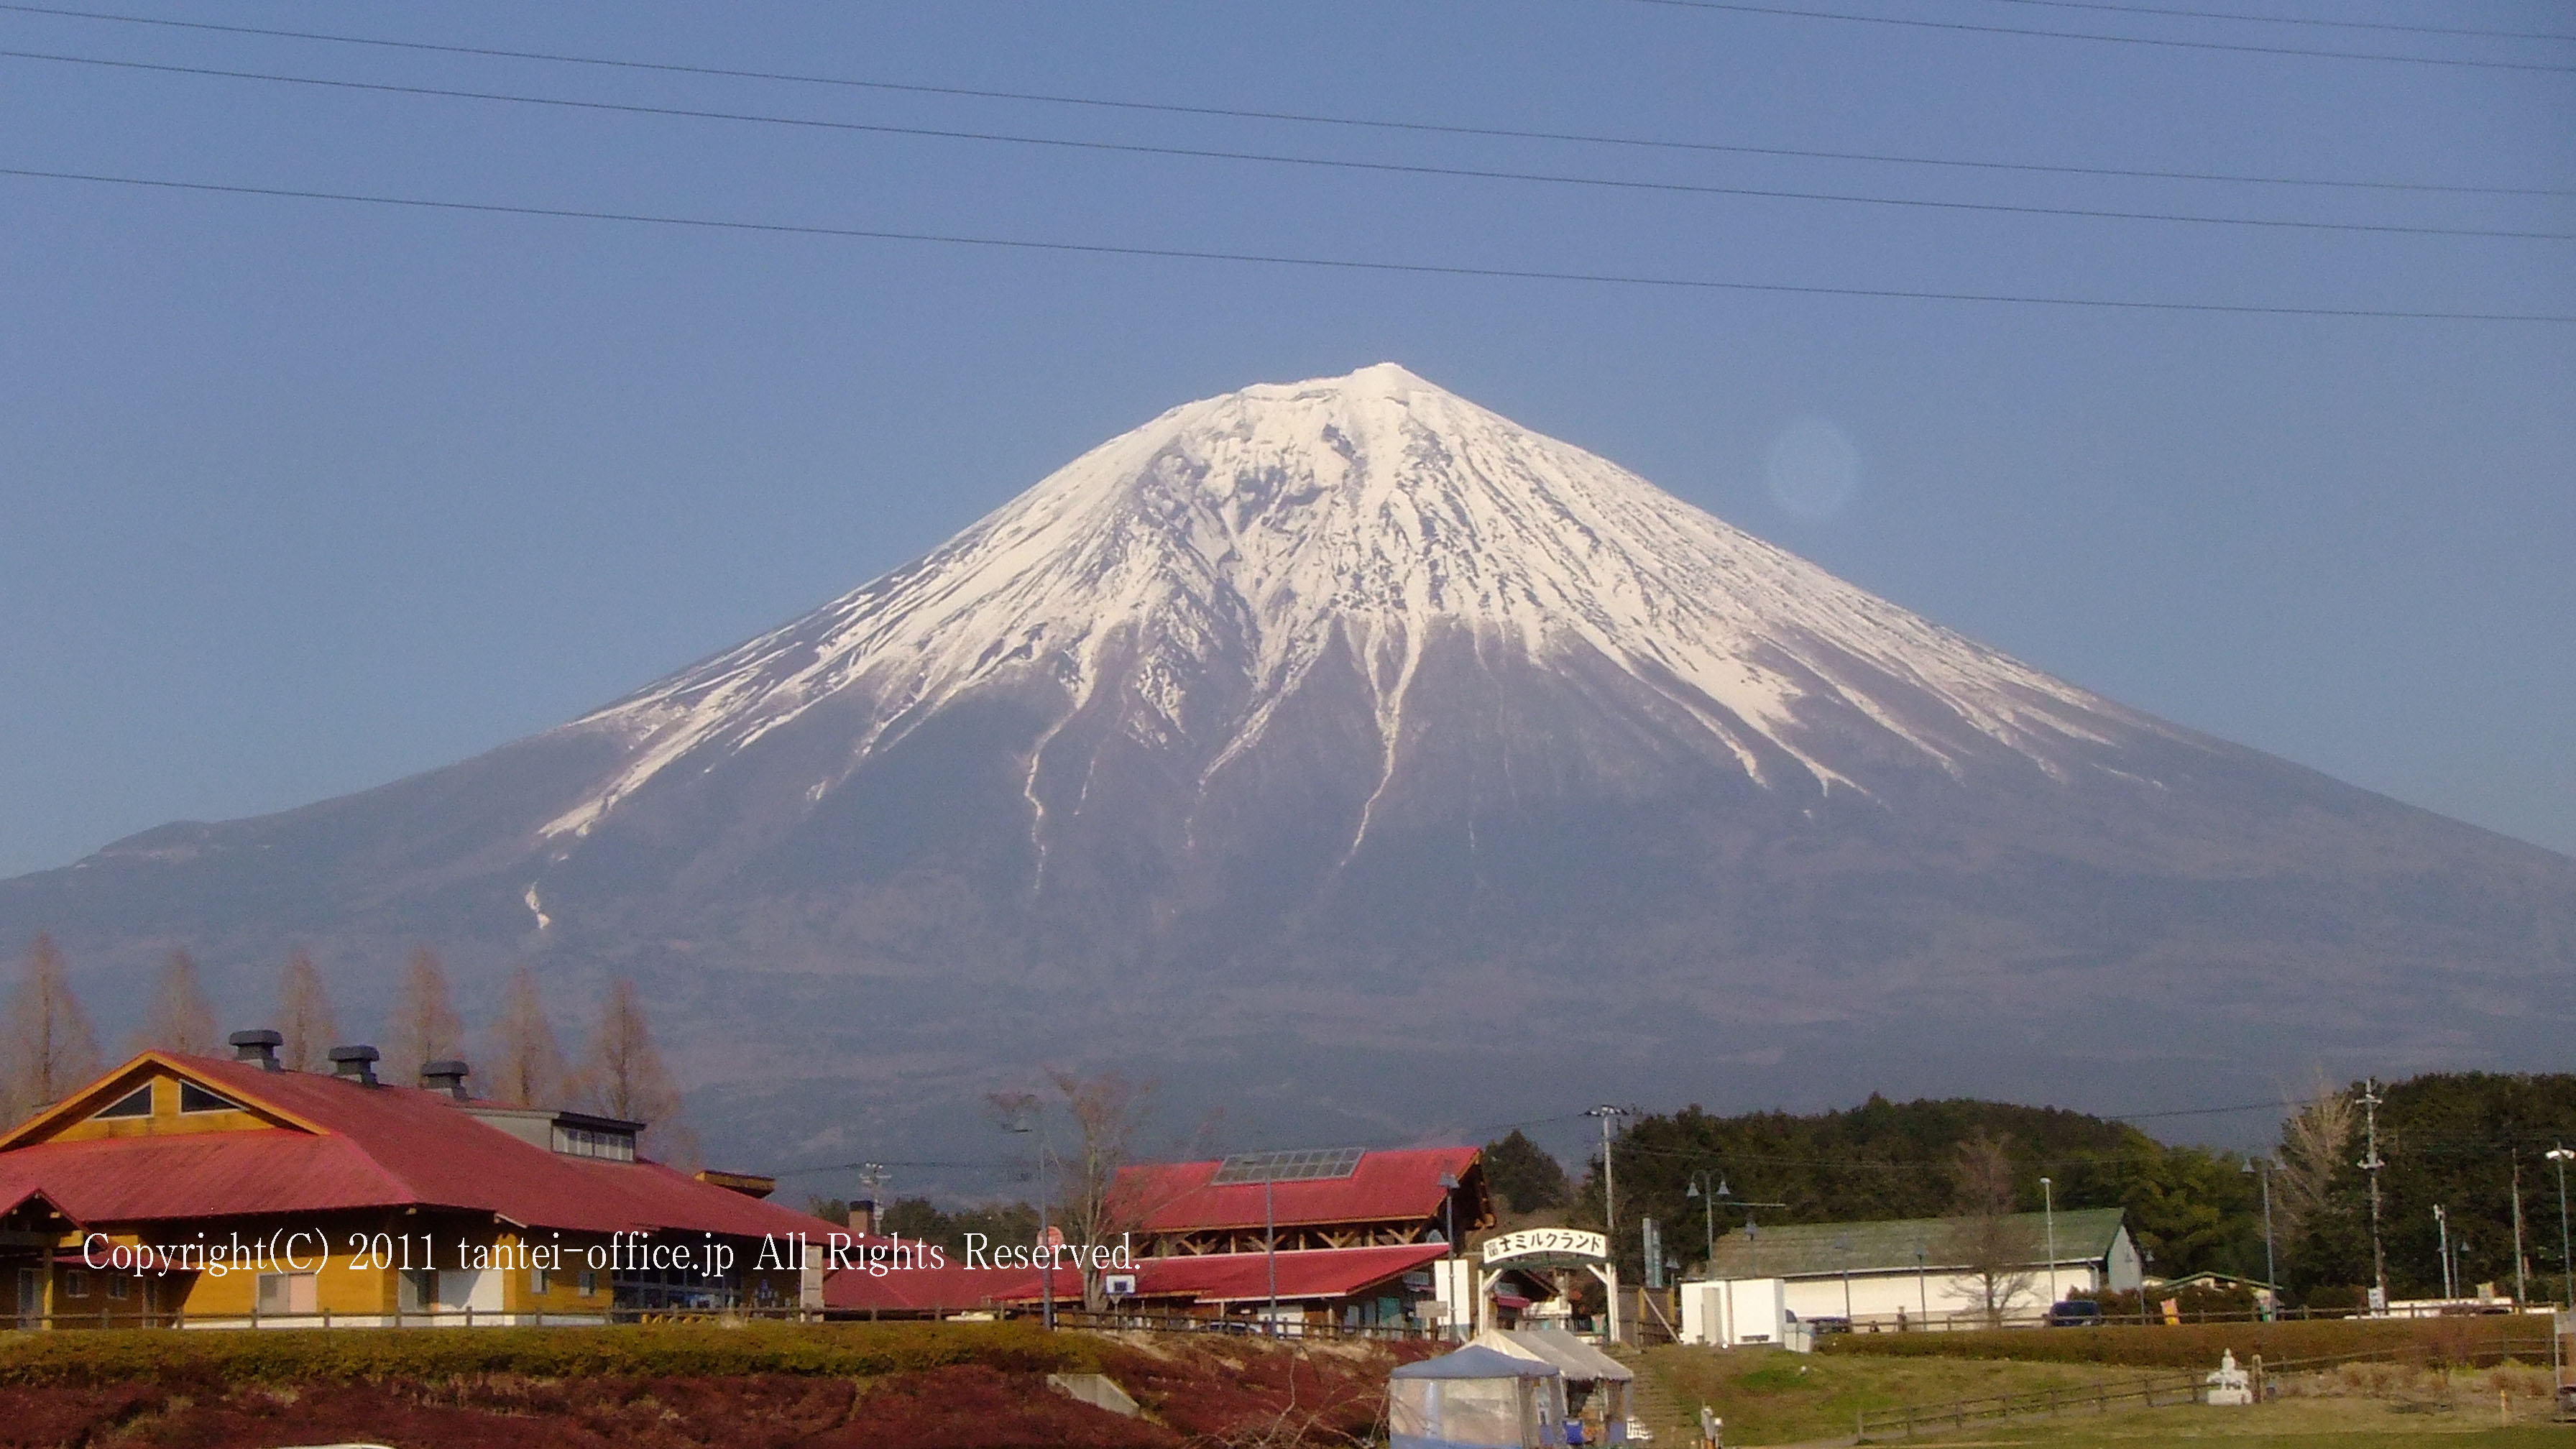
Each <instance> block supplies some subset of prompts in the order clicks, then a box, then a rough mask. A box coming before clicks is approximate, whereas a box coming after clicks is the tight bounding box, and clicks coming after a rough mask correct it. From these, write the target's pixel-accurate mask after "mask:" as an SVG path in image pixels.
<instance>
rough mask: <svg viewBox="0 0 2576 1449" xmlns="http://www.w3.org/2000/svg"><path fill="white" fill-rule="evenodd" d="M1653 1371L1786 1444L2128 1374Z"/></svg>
mask: <svg viewBox="0 0 2576 1449" xmlns="http://www.w3.org/2000/svg"><path fill="white" fill-rule="evenodd" d="M1646 1371H1647V1372H1649V1373H1652V1374H1654V1375H1655V1376H1657V1377H1658V1378H1660V1379H1661V1380H1662V1381H1663V1383H1664V1387H1665V1388H1666V1389H1667V1390H1668V1391H1669V1392H1670V1393H1671V1395H1672V1397H1673V1400H1674V1402H1675V1403H1677V1404H1678V1405H1680V1406H1681V1409H1682V1412H1683V1413H1684V1414H1689V1415H1696V1414H1697V1413H1698V1411H1699V1406H1700V1405H1701V1404H1707V1405H1708V1406H1710V1407H1711V1408H1713V1409H1715V1410H1717V1412H1718V1413H1719V1415H1720V1416H1722V1417H1723V1418H1724V1419H1725V1420H1726V1441H1727V1443H1729V1444H1784V1443H1791V1442H1794V1441H1796V1440H1801V1439H1821V1438H1827V1437H1830V1436H1833V1435H1848V1434H1850V1433H1851V1431H1852V1421H1853V1415H1854V1414H1856V1413H1858V1412H1859V1411H1861V1410H1863V1409H1888V1408H1894V1407H1896V1406H1897V1405H1900V1404H1923V1403H1933V1402H1947V1401H1949V1400H1951V1399H1961V1398H1978V1397H1982V1396H1985V1395H1991V1394H2013V1393H2023V1392H2027V1391H2029V1390H2033V1389H2045V1388H2050V1387H2054V1386H2062V1385H2069V1384H2090V1383H2096V1382H2099V1381H2101V1380H2102V1379H2104V1378H2113V1379H2116V1378H2118V1377H2120V1375H2119V1373H2118V1371H2116V1370H2113V1371H2106V1370H2104V1369H2103V1368H2102V1367H2101V1366H2099V1365H2097V1364H2056V1363H2017V1362H2014V1361H2011V1360H2008V1359H1949V1358H1874V1357H1868V1356H1864V1355H1861V1354H1847V1353H1838V1354H1831V1355H1827V1354H1802V1353H1787V1352H1783V1351H1782V1350H1780V1349H1776V1348H1739V1349H1709V1348H1688V1347H1682V1346H1679V1345H1667V1346H1665V1347H1661V1348H1654V1349H1649V1350H1647V1352H1646ZM2129 1377H2131V1378H2132V1379H2134V1378H2135V1375H2134V1374H2133V1375H2130V1376H2129ZM2571 1449H2576V1446H2571Z"/></svg>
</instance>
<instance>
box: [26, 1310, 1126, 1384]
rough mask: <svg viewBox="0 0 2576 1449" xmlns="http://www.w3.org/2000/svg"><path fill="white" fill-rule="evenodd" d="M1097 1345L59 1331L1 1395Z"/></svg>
mask: <svg viewBox="0 0 2576 1449" xmlns="http://www.w3.org/2000/svg"><path fill="white" fill-rule="evenodd" d="M1098 1358H1099V1355H1098V1350H1097V1343H1096V1340H1092V1339H1090V1338H1087V1337H1085V1336H1083V1335H1080V1334H1048V1333H1046V1332H1045V1331H1043V1330H1041V1329H1039V1328H1036V1327H1034V1326H1031V1325H1027V1324H1019V1323H855V1324H744V1325H739V1326H719V1325H712V1324H642V1325H631V1326H621V1327H615V1328H607V1327H599V1328H457V1329H446V1330H440V1329H410V1330H405V1329H277V1330H271V1329H261V1330H256V1331H249V1330H238V1331H217V1330H206V1331H197V1332H188V1331H181V1330H175V1329H105V1330H95V1331H93V1330H78V1331H72V1330H65V1331H60V1332H53V1333H6V1334H0V1385H10V1386H30V1387H33V1386H39V1385H92V1384H109V1383H128V1382H136V1381H158V1380H168V1379H173V1378H188V1379H205V1380H214V1381H221V1382H226V1383H241V1382H250V1383H311V1382H351V1381H359V1380H374V1379H391V1378H401V1379H422V1378H451V1377H459V1376H468V1375H483V1374H518V1375H523V1376H526V1377H529V1378H540V1379H557V1378H580V1377H590V1376H598V1375H610V1376H617V1377H627V1378H673V1377H692V1378H696V1377H710V1376H712V1377H729V1376H736V1375H743V1374H816V1375H830V1376H836V1377H864V1376H873V1375H877V1374H887V1373H898V1372H903V1371H906V1370H915V1369H927V1368H938V1367H941V1366H944V1365H948V1364H961V1363H976V1364H984V1365H987V1366H989V1367H993V1368H998V1369H1004V1370H1016V1371H1026V1372H1040V1371H1043V1372H1075V1373H1089V1372H1097V1371H1098V1369H1099V1362H1098Z"/></svg>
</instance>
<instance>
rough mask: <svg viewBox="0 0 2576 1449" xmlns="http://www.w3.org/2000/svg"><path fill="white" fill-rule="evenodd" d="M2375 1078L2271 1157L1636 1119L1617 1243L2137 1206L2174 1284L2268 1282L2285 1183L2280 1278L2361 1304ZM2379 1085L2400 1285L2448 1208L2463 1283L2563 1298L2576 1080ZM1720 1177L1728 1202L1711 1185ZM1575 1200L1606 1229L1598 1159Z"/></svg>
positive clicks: (1524, 1173) (1932, 1108)
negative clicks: (2232, 1277)
mask: <svg viewBox="0 0 2576 1449" xmlns="http://www.w3.org/2000/svg"><path fill="white" fill-rule="evenodd" d="M2363 1090H2364V1088H2363V1084H2362V1083H2359V1082H2353V1083H2348V1084H2337V1083H2333V1082H2331V1081H2327V1080H2323V1079H2320V1080H2318V1081H2316V1082H2314V1083H2312V1084H2311V1085H2310V1086H2309V1087H2308V1088H2307V1089H2306V1090H2305V1091H2304V1092H2302V1093H2300V1094H2298V1095H2297V1097H2296V1098H2295V1099H2294V1100H2292V1101H2291V1102H2290V1103H2289V1104H2288V1106H2289V1111H2288V1113H2287V1115H2286V1117H2285V1118H2284V1120H2283V1121H2282V1124H2281V1129H2280V1135H2279V1141H2278V1144H2277V1145H2276V1146H2275V1147H2274V1148H2273V1149H2272V1150H2271V1151H2270V1152H2269V1153H2266V1154H2262V1155H2260V1156H2259V1157H2258V1156H2256V1155H2251V1154H2245V1153H2239V1152H2230V1151H2221V1150H2215V1149H2210V1148H2204V1147H2191V1146H2175V1145H2171V1144H2168V1143H2164V1142H2159V1141H2157V1140H2156V1139H2155V1138H2152V1137H2149V1136H2148V1135H2147V1134H2146V1133H2144V1132H2142V1131H2140V1130H2138V1129H2137V1128H2136V1127H2133V1126H2130V1125H2128V1124H2126V1123H2122V1122H2115V1121H2109V1120H2105V1119H2103V1118H2098V1117H2091V1116H2086V1115H2084V1114H2082V1113H2078V1112H2069V1111H2063V1110H2059V1109H2055V1108H2038V1107H2023V1106H2016V1105H2013V1104H2011V1103H2004V1102H1985V1101H1974V1100H1948V1101H1918V1102H1905V1103H1894V1102H1889V1101H1887V1100H1885V1099H1884V1098H1881V1097H1877V1096H1873V1097H1871V1098H1870V1100H1869V1101H1868V1102H1866V1103H1864V1104H1862V1105H1861V1106H1859V1107H1855V1108H1852V1109H1850V1110H1849V1111H1842V1112H1822V1113H1813V1114H1806V1115H1793V1114H1789V1113H1784V1112H1766V1113H1751V1114H1745V1115H1741V1116H1732V1117H1719V1116H1715V1115H1712V1114H1710V1113H1707V1112H1704V1111H1702V1110H1701V1109H1699V1108H1697V1107H1692V1108H1688V1109H1686V1110H1684V1111H1681V1112H1678V1113H1672V1114H1666V1115H1654V1116H1646V1117H1640V1118H1637V1119H1635V1120H1634V1121H1633V1122H1632V1123H1631V1124H1630V1125H1629V1126H1628V1128H1627V1130H1626V1131H1624V1132H1623V1133H1621V1134H1620V1135H1619V1137H1618V1138H1617V1140H1616V1142H1615V1144H1614V1148H1613V1150H1614V1153H1615V1158H1614V1160H1615V1163H1616V1166H1617V1180H1618V1187H1619V1232H1618V1240H1619V1241H1618V1244H1617V1250H1618V1252H1619V1253H1620V1255H1621V1257H1622V1259H1623V1260H1624V1261H1625V1262H1626V1263H1627V1271H1630V1272H1637V1271H1641V1270H1642V1268H1643V1259H1642V1257H1641V1253H1642V1246H1643V1244H1642V1239H1641V1232H1640V1228H1639V1222H1640V1220H1641V1219H1643V1218H1647V1217H1652V1218H1654V1219H1656V1220H1657V1221H1658V1222H1659V1223H1661V1224H1662V1225H1663V1227H1664V1234H1663V1236H1664V1241H1665V1242H1666V1243H1667V1244H1669V1245H1671V1247H1672V1249H1673V1250H1674V1251H1675V1252H1676V1253H1677V1255H1678V1256H1680V1257H1682V1258H1683V1259H1685V1260H1686V1261H1695V1260H1697V1259H1698V1258H1699V1256H1700V1250H1701V1248H1702V1244H1703V1241H1704V1237H1705V1234H1706V1231H1707V1229H1708V1227H1709V1226H1710V1209H1711V1207H1712V1205H1714V1207H1715V1215H1714V1227H1715V1230H1716V1231H1718V1232H1720V1233H1723V1232H1725V1231H1728V1230H1729V1229H1730V1228H1735V1229H1740V1228H1741V1227H1742V1226H1743V1223H1744V1221H1745V1220H1746V1218H1747V1216H1748V1214H1747V1213H1745V1212H1743V1211H1741V1210H1736V1211H1730V1210H1729V1207H1728V1203H1729V1202H1777V1203H1783V1204H1786V1206H1785V1207H1780V1208H1771V1209H1763V1210H1761V1211H1760V1212H1759V1213H1758V1214H1755V1215H1754V1216H1758V1217H1759V1219H1760V1220H1761V1221H1765V1222H1793V1223H1818V1222H1864V1221H1871V1220H1877V1219H1886V1218H1932V1217H1948V1218H1951V1219H1953V1220H1954V1221H1957V1222H1966V1221H1968V1220H1971V1219H1979V1220H1985V1221H1988V1222H1990V1223H1991V1222H1993V1221H1995V1220H1998V1219H2000V1218H2003V1217H2005V1216H2007V1215H2009V1214H2011V1213H2024V1212H2036V1211H2038V1210H2039V1208H2040V1207H2041V1206H2042V1204H2043V1203H2044V1202H2046V1201H2050V1200H2053V1201H2054V1202H2055V1204H2056V1206H2057V1208H2058V1209H2059V1210H2060V1211H2065V1210H2069V1209H2074V1208H2093V1207H2117V1208H2121V1209H2123V1210H2124V1211H2125V1212H2126V1213H2127V1220H2128V1224H2129V1231H2130V1233H2131V1235H2132V1236H2133V1237H2134V1238H2135V1239H2136V1241H2137V1243H2138V1246H2139V1247H2140V1248H2141V1249H2142V1250H2143V1251H2144V1252H2145V1253H2147V1254H2148V1255H2149V1258H2150V1271H2151V1272H2153V1273H2154V1274H2155V1275H2157V1276H2158V1277H2175V1276H2180V1275H2182V1274H2187V1273H2192V1272H2197V1271H2200V1270H2203V1269H2209V1270H2215V1271H2219V1272H2225V1273H2233V1274H2238V1275H2240V1276H2244V1277H2248V1278H2257V1279H2259V1278H2261V1277H2262V1276H2263V1275H2264V1272H2265V1266H2266V1240H2265V1224H2264V1210H2263V1198H2264V1189H2265V1187H2266V1186H2267V1185H2268V1187H2269V1189H2270V1195H2271V1229H2270V1249H2271V1252H2270V1259H2271V1263H2272V1267H2273V1271H2274V1272H2276V1273H2277V1274H2278V1276H2279V1278H2280V1279H2281V1281H2282V1283H2283V1284H2284V1285H2285V1286H2286V1287H2288V1288H2289V1289H2290V1290H2291V1292H2292V1294H2293V1295H2294V1296H2306V1297H2313V1298H2315V1299H2316V1300H2317V1301H2319V1302H2325V1301H2330V1300H2332V1299H2335V1298H2337V1297H2339V1296H2352V1295H2357V1294H2358V1293H2359V1292H2360V1291H2361V1289H2362V1288H2363V1287H2364V1286H2366V1285H2368V1284H2369V1283H2370V1282H2371V1281H2372V1276H2373V1266H2372V1253H2371V1231H2370V1226H2371V1225H2370V1174H2369V1173H2368V1172H2367V1171H2365V1170H2364V1169H2363V1168H2362V1167H2361V1163H2362V1161H2363V1160H2364V1159H2365V1158H2366V1157H2367V1156H2368V1155H2369V1154H2368V1147H2369V1143H2368V1141H2367V1140H2366V1139H2367V1136H2368V1130H2369V1124H2370V1114H2368V1113H2366V1112H2365V1111H2364V1109H2363V1102H2362V1095H2363ZM2378 1092H2379V1095H2380V1098H2381V1101H2380V1104H2379V1107H2378V1110H2377V1113H2376V1119H2377V1128H2378V1150H2379V1156H2380V1160H2381V1161H2382V1162H2383V1163H2384V1164H2385V1166H2384V1167H2383V1168H2382V1169H2381V1172H2380V1189H2381V1209H2380V1243H2381V1247H2382V1249H2383V1251H2384V1252H2385V1254H2386V1258H2387V1263H2388V1278H2389V1287H2390V1291H2391V1292H2392V1293H2394V1294H2396V1295H2398V1296H2401V1297H2408V1296H2424V1295H2429V1294H2432V1293H2435V1292H2438V1291H2439V1290H2440V1288H2441V1286H2442V1259H2441V1254H2442V1233H2443V1231H2444V1229H2443V1228H2442V1227H2440V1226H2437V1224H2436V1220H2435V1217H2434V1213H2433V1209H2434V1207H2435V1206H2437V1205H2438V1206H2440V1207H2441V1208H2442V1210H2443V1214H2444V1217H2443V1221H2444V1222H2446V1223H2447V1225H2448V1232H2449V1236H2450V1249H2451V1252H2452V1258H2453V1263H2454V1271H2455V1275H2456V1278H2457V1281H2458V1283H2460V1284H2462V1285H2474V1284H2476V1283H2479V1282H2494V1283H2497V1284H2498V1285H2499V1286H2500V1287H2501V1288H2502V1289H2503V1290H2504V1291H2508V1292H2509V1291H2512V1285H2513V1283H2514V1281H2515V1279H2516V1275H2517V1270H2518V1271H2519V1274H2520V1277H2521V1281H2522V1282H2523V1284H2524V1285H2525V1291H2526V1292H2527V1293H2529V1294H2530V1296H2532V1297H2535V1298H2538V1297H2542V1296H2561V1295H2563V1294H2564V1293H2565V1291H2566V1290H2565V1286H2564V1283H2565V1280H2564V1278H2563V1276H2562V1275H2564V1274H2565V1273H2566V1272H2567V1267H2568V1265H2567V1263H2566V1261H2565V1253H2564V1251H2563V1247H2562V1241H2563V1240H2562V1237H2561V1223H2560V1214H2559V1199H2558V1179H2557V1171H2558V1169H2559V1167H2560V1166H2561V1165H2563V1164H2562V1163H2555V1162H2551V1161H2550V1160H2548V1159H2547V1158H2546V1157H2545V1156H2544V1154H2545V1153H2546V1152H2547V1151H2549V1150H2550V1149H2551V1148H2553V1147H2558V1146H2562V1145H2576V1075H2568V1074H2554V1075H2531V1074H2500V1073H2475V1072H2470V1073H2435V1074H2430V1075H2425V1076H2419V1077H2415V1078H2413V1079H2411V1080H2408V1081H2404V1082H2399V1083H2397V1084H2395V1085H2387V1084H2382V1085H2381V1086H2380V1087H2379V1088H2378ZM1517 1136H1518V1134H1515V1137H1517ZM1543 1156H1544V1155H1543V1154H1539V1153H1537V1151H1536V1149H1535V1148H1534V1147H1532V1146H1531V1145H1530V1144H1529V1143H1528V1142H1527V1140H1526V1139H1521V1140H1519V1141H1517V1142H1516V1141H1514V1140H1513V1139H1511V1138H1506V1139H1504V1140H1503V1141H1502V1142H1497V1143H1493V1144H1489V1145H1488V1148H1487V1157H1488V1171H1489V1173H1490V1174H1491V1176H1492V1180H1493V1182H1494V1184H1495V1187H1496V1189H1497V1191H1498V1193H1500V1195H1501V1196H1502V1197H1503V1198H1504V1200H1505V1203H1506V1205H1507V1206H1508V1207H1511V1208H1516V1209H1522V1210H1527V1209H1530V1208H1535V1207H1538V1206H1540V1205H1541V1204H1542V1203H1543V1202H1546V1201H1548V1200H1550V1199H1551V1198H1553V1196H1554V1193H1553V1190H1552V1183H1551V1175H1550V1173H1549V1172H1548V1170H1547V1169H1548V1168H1551V1167H1553V1166H1554V1163H1553V1160H1552V1159H1550V1160H1547V1161H1544V1162H1541V1161H1538V1160H1536V1159H1538V1158H1541V1157H1543ZM2042 1177H2046V1178H2048V1179H2049V1186H2048V1188H2047V1189H2046V1190H2043V1188H2042V1187H2041V1184H2040V1179H2041V1178H2042ZM1694 1184H1696V1185H1697V1186H1699V1187H1700V1189H1701V1194H1700V1195H1699V1196H1696V1197H1694V1196H1692V1195H1691V1192H1690V1190H1691V1188H1692V1186H1693V1185H1694ZM1720 1184H1723V1185H1724V1186H1725V1187H1726V1190H1727V1193H1726V1196H1724V1197H1718V1196H1716V1194H1715V1188H1716V1187H1717V1186H1718V1185H1720ZM1524 1199H1526V1200H1524ZM2517 1204H2518V1207H2517ZM1571 1211H1572V1212H1573V1214H1574V1216H1575V1217H1576V1218H1577V1219H1578V1220H1581V1221H1585V1222H1588V1223H1589V1224H1591V1225H1594V1226H1598V1225H1599V1223H1600V1222H1601V1212H1602V1192H1601V1164H1600V1161H1599V1159H1598V1158H1597V1157H1596V1158H1595V1159H1594V1160H1593V1161H1592V1162H1591V1164H1590V1170H1589V1173H1588V1175H1587V1176H1586V1177H1585V1179H1584V1180H1583V1182H1582V1183H1581V1184H1580V1186H1579V1187H1578V1188H1577V1189H1576V1191H1575V1193H1574V1195H1573V1202H1572V1205H1571ZM2517 1211H2518V1212H2519V1214H2520V1218H2521V1227H2520V1232H2519V1234H2517V1232H2516V1228H2515V1220H2516V1214H2517ZM2517 1243H2519V1248H2520V1251H2519V1256H2517V1252H2516V1245H2517ZM1990 1256H1991V1255H1990Z"/></svg>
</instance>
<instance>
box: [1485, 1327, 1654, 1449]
mask: <svg viewBox="0 0 2576 1449" xmlns="http://www.w3.org/2000/svg"><path fill="white" fill-rule="evenodd" d="M1470 1341H1471V1342H1473V1343H1476V1344H1481V1345H1483V1346H1484V1347H1486V1348H1490V1349H1493V1350H1495V1351H1496V1352H1498V1353H1507V1354H1510V1355H1512V1356H1513V1357H1515V1358H1527V1359H1536V1360H1538V1361H1539V1362H1541V1363H1552V1364H1554V1365H1556V1367H1557V1371H1558V1372H1559V1373H1561V1374H1563V1375H1564V1376H1565V1417H1566V1418H1567V1419H1568V1420H1569V1421H1578V1422H1580V1423H1581V1424H1582V1425H1583V1428H1584V1434H1583V1442H1585V1443H1587V1444H1624V1443H1626V1442H1628V1385H1629V1384H1630V1383H1631V1382H1632V1381H1633V1380H1634V1379H1635V1378H1636V1377H1637V1375H1636V1371H1635V1370H1633V1369H1631V1368H1629V1367H1628V1366H1627V1365H1626V1364H1623V1363H1621V1362H1619V1361H1618V1360H1617V1359H1615V1358H1612V1357H1611V1356H1610V1355H1608V1354H1606V1353H1603V1352H1602V1351H1601V1350H1599V1349H1597V1348H1594V1347H1593V1346H1592V1345H1590V1344H1588V1343H1585V1342H1584V1341H1583V1340H1582V1339H1579V1338H1577V1337H1575V1336H1574V1335H1573V1334H1570V1333H1568V1332H1566V1331H1565V1330H1564V1329H1561V1328H1489V1329H1486V1330H1485V1331H1484V1332H1482V1333H1480V1334H1477V1335H1476V1336H1475V1338H1474V1339H1472V1340H1470Z"/></svg>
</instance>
